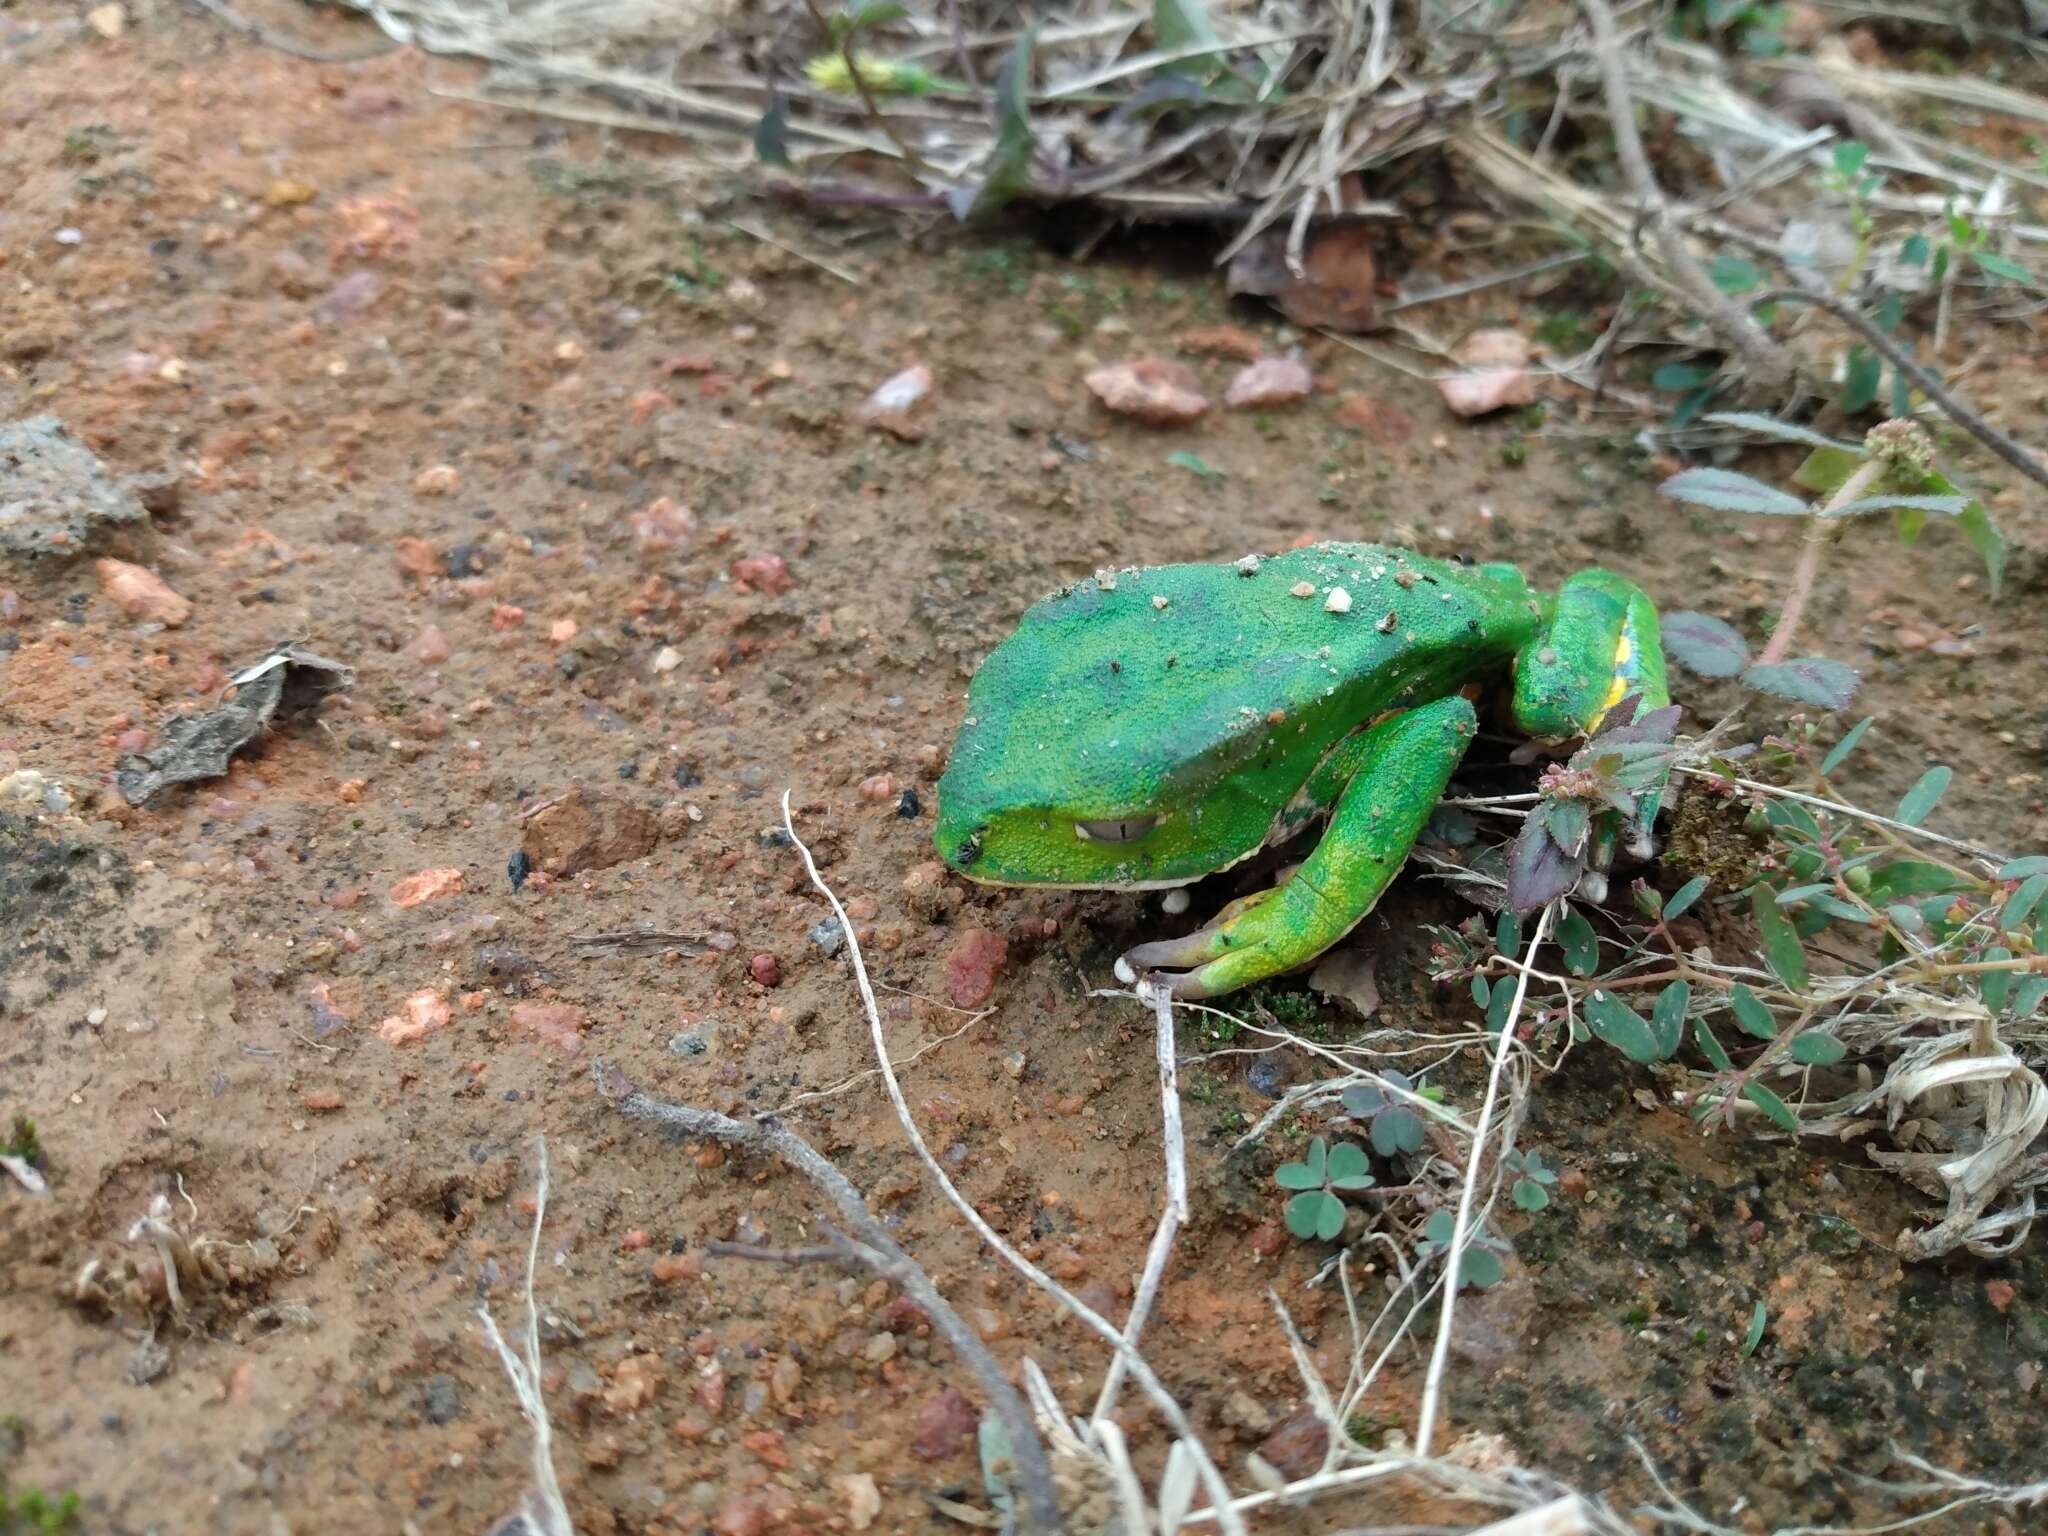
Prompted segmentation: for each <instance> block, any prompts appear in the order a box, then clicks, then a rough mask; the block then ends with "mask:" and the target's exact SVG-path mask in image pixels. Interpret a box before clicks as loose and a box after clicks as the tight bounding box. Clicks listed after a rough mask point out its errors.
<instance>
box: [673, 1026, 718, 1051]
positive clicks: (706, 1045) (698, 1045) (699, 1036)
mask: <svg viewBox="0 0 2048 1536" xmlns="http://www.w3.org/2000/svg"><path fill="white" fill-rule="evenodd" d="M668 1048H669V1053H670V1054H671V1055H675V1056H702V1055H703V1054H704V1053H705V1052H706V1051H708V1050H710V1049H711V1042H710V1041H709V1040H707V1039H705V1038H704V1031H703V1030H701V1029H683V1030H678V1031H676V1033H674V1034H672V1035H670V1036H669V1037H668Z"/></svg>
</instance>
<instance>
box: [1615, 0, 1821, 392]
mask: <svg viewBox="0 0 2048 1536" xmlns="http://www.w3.org/2000/svg"><path fill="white" fill-rule="evenodd" d="M1579 8H1580V9H1581V10H1582V11H1583V12H1585V15H1586V20H1587V21H1588V23H1590V24H1591V26H1592V29H1593V56H1594V59H1595V61H1596V62H1597V63H1598V64H1599V66H1600V77H1601V81H1602V84H1603V85H1604V86H1605V88H1606V92H1607V117H1608V121H1609V122H1610V123H1611V124H1612V125H1613V130H1614V148H1615V152H1616V153H1617V154H1618V155H1619V156H1620V157H1621V167H1622V172H1623V174H1624V175H1626V176H1627V178H1628V182H1629V186H1630V188H1631V189H1632V190H1633V191H1634V193H1635V196H1636V201H1637V203H1638V204H1639V206H1640V208H1641V211H1642V216H1643V219H1644V221H1645V222H1647V223H1648V224H1649V226H1650V231H1651V233H1652V234H1653V235H1654V236H1655V237H1656V240H1657V245H1658V248H1659V249H1660V250H1661V251H1662V252H1663V254H1664V261H1665V264H1666V265H1667V266H1668V267H1669V268H1670V270H1671V274H1672V276H1673V278H1674V279H1675V280H1676V281H1677V283H1678V285H1679V287H1680V288H1681V289H1683V290H1684V293H1685V297H1686V300H1687V302H1688V303H1690V304H1691V305H1692V306H1693V307H1694V308H1695V309H1697V310H1698V311H1699V313H1700V314H1702V315H1704V316H1705V317H1706V318H1707V320H1708V322H1709V323H1710V324H1712V326H1713V327H1714V329H1715V331H1716V332H1718V333H1719V334H1720V335H1721V336H1722V337H1723V338H1724V339H1725V340H1726V341H1727V342H1728V344H1729V345H1730V346H1731V347H1733V348H1734V349H1735V350H1736V351H1737V352H1739V353H1740V354H1741V355H1742V360H1743V363H1744V365H1745V366H1746V367H1747V368H1748V369H1749V373H1750V377H1751V378H1752V379H1753V380H1754V381H1755V382H1756V384H1757V386H1758V387H1759V388H1760V389H1762V390H1763V392H1764V393H1766V394H1770V395H1783V394H1785V393H1787V392H1788V391H1789V390H1790V389H1791V388H1792V386H1793V383H1794V381H1795V379H1796V378H1797V376H1798V369H1797V367H1796V365H1795V364H1794V363H1793V360H1792V358H1791V355H1790V354H1789V353H1787V352H1786V351H1785V349H1784V348H1782V347H1780V346H1779V345H1778V343H1777V342H1775V341H1773V340H1772V339H1771V337H1770V336H1769V334H1768V333H1766V332H1765V331H1764V329H1763V328H1762V327H1761V326H1759V325H1758V324H1757V323H1756V321H1754V320H1753V319H1751V318H1750V317H1749V316H1748V315H1747V314H1745V313H1744V312H1743V311H1742V309H1741V308H1739V307H1738V306H1737V305H1736V304H1734V303H1733V302H1731V301H1730V300H1729V298H1728V296H1727V295H1726V294H1724V293H1722V292H1721V290H1720V289H1718V288H1716V287H1715V286H1714V280H1713V279H1712V278H1711V277H1709V276H1708V275H1707V271H1706V268H1704V267H1703V266H1701V265H1700V262H1699V258H1698V257H1697V256H1695V255H1693V253H1692V248H1691V247H1690V246H1688V245H1687V244H1686V243H1685V234H1684V232H1683V231H1682V230H1680V229H1679V228H1678V227H1677V225H1676V223H1675V222H1674V221H1673V219H1672V218H1671V209H1670V205H1669V204H1668V203H1667V202H1666V201H1665V198H1664V191H1663V188H1661V187H1659V186H1658V185H1657V178H1656V177H1655V176H1654V175H1653V174H1651V171H1650V161H1649V157H1648V156H1647V155H1645V154H1644V153H1643V140H1642V136H1641V135H1640V134H1638V133H1637V132H1636V118H1635V99H1634V97H1632V96H1631V95H1630V94H1629V87H1628V76H1627V74H1626V72H1625V71H1624V69H1623V67H1622V62H1621V39H1620V37H1619V35H1618V34H1617V32H1616V31H1615V26H1614V12H1613V11H1612V10H1610V9H1609V8H1608V5H1607V0H1579Z"/></svg>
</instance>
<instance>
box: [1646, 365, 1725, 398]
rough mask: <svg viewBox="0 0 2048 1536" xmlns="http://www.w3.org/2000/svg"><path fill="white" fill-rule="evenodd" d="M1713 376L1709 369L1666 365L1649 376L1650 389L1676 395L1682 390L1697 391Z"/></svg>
mask: <svg viewBox="0 0 2048 1536" xmlns="http://www.w3.org/2000/svg"><path fill="white" fill-rule="evenodd" d="M1713 376H1714V370H1713V369H1711V368H1700V367H1696V366H1695V365H1693V364H1691V363H1666V364H1665V365H1664V366H1663V367H1662V368H1659V369H1658V370H1657V371H1656V372H1655V373H1653V374H1651V375H1650V387H1651V388H1652V389H1664V390H1669V391H1671V392H1672V393H1674V394H1676V393H1678V392H1680V391H1682V390H1688V389H1697V388H1699V387H1700V385H1702V384H1704V383H1706V382H1707V380H1709V379H1711V378H1712V377H1713Z"/></svg>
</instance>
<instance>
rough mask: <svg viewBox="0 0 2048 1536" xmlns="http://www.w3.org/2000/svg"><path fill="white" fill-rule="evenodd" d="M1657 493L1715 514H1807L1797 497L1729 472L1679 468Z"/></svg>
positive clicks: (1730, 470) (1795, 515)
mask: <svg viewBox="0 0 2048 1536" xmlns="http://www.w3.org/2000/svg"><path fill="white" fill-rule="evenodd" d="M1657 490H1658V492H1659V493H1660V494H1661V495H1665V496H1669V497H1670V498H1671V499H1672V500H1673V501H1683V502H1689V503H1691V504H1692V505H1693V506H1696V507H1710V508H1712V509H1713V510H1714V511H1716V512H1763V513H1769V514H1772V515H1775V516H1782V517H1804V516H1805V515H1806V512H1807V506H1806V503H1805V502H1803V501H1801V500H1800V499H1799V498H1798V497H1797V496H1794V495H1791V494H1790V493H1788V492H1785V491H1781V490H1779V489H1778V488H1777V487H1776V486H1771V485H1765V484H1764V483H1763V481H1761V480H1753V479H1751V478H1750V477H1749V476H1748V475H1741V474H1737V473H1736V472H1735V471H1734V470H1732V469H1711V468H1707V467H1705V466H1702V467H1699V468H1695V469H1681V470H1680V471H1679V472H1678V473H1677V474H1675V475H1673V476H1672V477H1671V478H1670V479H1669V480H1666V481H1665V482H1664V483H1663V484H1662V485H1660V486H1658V487H1657Z"/></svg>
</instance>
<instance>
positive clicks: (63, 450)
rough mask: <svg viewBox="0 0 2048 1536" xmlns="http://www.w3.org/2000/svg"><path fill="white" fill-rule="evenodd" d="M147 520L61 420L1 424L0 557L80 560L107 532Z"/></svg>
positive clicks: (128, 493)
mask: <svg viewBox="0 0 2048 1536" xmlns="http://www.w3.org/2000/svg"><path fill="white" fill-rule="evenodd" d="M142 517H143V511H142V503H141V502H139V501H137V500H136V499H135V496H134V494H133V493H132V492H131V491H129V490H128V489H127V488H126V487H125V486H123V485H122V484H121V483H120V482H119V481H117V480H115V479H114V477H113V476H112V475H110V474H108V473H107V466H106V465H104V464H102V463H101V462H100V460H99V456H98V455H97V454H95V453H94V452H93V451H92V450H91V449H89V448H87V447H86V446H85V445H84V444H82V443H80V442H79V441H78V440H77V439H76V438H74V437H72V436H71V434H70V433H69V432H67V431H65V430H64V423H63V422H61V421H59V420H58V419H57V418H56V417H54V416H37V417H34V418H32V419H30V420H27V421H10V422H5V423H0V551H6V552H9V553H13V554H23V555H75V554H78V553H80V552H81V551H82V550H83V549H84V548H85V543H86V540H87V538H88V537H89V536H90V535H91V534H92V533H93V531H94V530H95V529H97V528H98V527H99V526H101V525H102V524H105V523H134V522H140V521H141V520H142Z"/></svg>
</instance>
